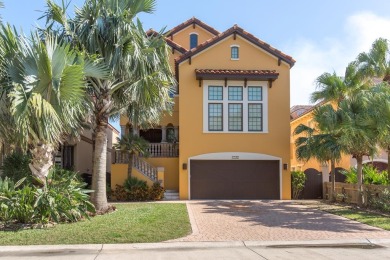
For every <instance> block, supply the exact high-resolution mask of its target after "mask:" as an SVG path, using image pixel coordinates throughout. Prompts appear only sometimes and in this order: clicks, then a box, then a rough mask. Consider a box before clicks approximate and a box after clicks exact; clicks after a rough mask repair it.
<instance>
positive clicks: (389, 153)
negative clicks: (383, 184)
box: [387, 146, 390, 181]
mask: <svg viewBox="0 0 390 260" xmlns="http://www.w3.org/2000/svg"><path fill="white" fill-rule="evenodd" d="M387 179H388V180H389V181H390V146H388V147H387Z"/></svg>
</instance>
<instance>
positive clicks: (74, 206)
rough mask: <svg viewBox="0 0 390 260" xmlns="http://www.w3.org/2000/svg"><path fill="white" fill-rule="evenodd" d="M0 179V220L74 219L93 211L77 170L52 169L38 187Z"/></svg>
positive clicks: (40, 221)
mask: <svg viewBox="0 0 390 260" xmlns="http://www.w3.org/2000/svg"><path fill="white" fill-rule="evenodd" d="M23 181H24V179H22V180H21V181H19V182H18V183H16V184H14V182H13V181H12V180H10V179H8V178H6V179H5V180H1V179H0V221H16V222H19V223H32V224H34V223H43V224H46V223H49V222H57V223H59V222H76V221H78V220H80V219H81V218H83V217H84V218H89V216H88V212H95V209H94V207H93V205H92V204H91V202H90V201H89V196H88V193H89V192H91V191H89V190H85V189H84V187H85V185H86V184H85V183H83V182H81V181H80V177H79V176H78V173H76V172H71V171H67V170H63V169H57V168H54V169H52V170H51V172H50V174H49V176H48V177H47V180H46V185H44V186H42V187H37V186H34V185H32V184H31V183H25V185H24V186H21V183H22V182H23Z"/></svg>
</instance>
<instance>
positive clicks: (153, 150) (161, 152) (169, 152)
mask: <svg viewBox="0 0 390 260" xmlns="http://www.w3.org/2000/svg"><path fill="white" fill-rule="evenodd" d="M148 152H149V156H150V157H178V156H179V143H150V144H149V148H148Z"/></svg>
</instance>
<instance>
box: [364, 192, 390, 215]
mask: <svg viewBox="0 0 390 260" xmlns="http://www.w3.org/2000/svg"><path fill="white" fill-rule="evenodd" d="M365 193H366V195H367V206H368V207H370V208H375V209H379V210H381V211H384V212H390V191H389V189H384V190H383V191H382V192H381V193H379V194H378V195H373V194H372V193H371V192H370V191H369V190H366V191H365Z"/></svg>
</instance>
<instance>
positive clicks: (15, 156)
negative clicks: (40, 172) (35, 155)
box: [2, 152, 31, 182]
mask: <svg viewBox="0 0 390 260" xmlns="http://www.w3.org/2000/svg"><path fill="white" fill-rule="evenodd" d="M30 160H31V157H30V156H29V155H27V154H23V153H21V152H13V153H11V154H10V155H8V156H7V157H5V159H4V162H3V167H2V170H3V174H2V176H3V177H8V178H10V179H11V180H13V181H14V182H17V181H18V180H20V179H22V178H24V177H28V178H29V177H31V171H30V168H29V166H28V165H29V163H30Z"/></svg>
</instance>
